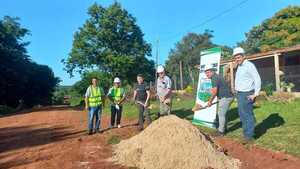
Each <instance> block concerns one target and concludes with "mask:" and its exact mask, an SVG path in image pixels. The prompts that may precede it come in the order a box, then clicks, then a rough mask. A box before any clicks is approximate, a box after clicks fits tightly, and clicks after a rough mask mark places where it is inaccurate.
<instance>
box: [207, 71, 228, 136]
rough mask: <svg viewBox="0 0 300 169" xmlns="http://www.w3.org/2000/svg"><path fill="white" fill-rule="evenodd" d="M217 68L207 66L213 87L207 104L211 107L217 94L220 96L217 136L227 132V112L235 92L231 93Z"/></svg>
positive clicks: (208, 76)
mask: <svg viewBox="0 0 300 169" xmlns="http://www.w3.org/2000/svg"><path fill="white" fill-rule="evenodd" d="M215 71H216V69H215V68H214V67H213V66H212V65H208V66H207V67H206V68H205V75H206V77H207V78H209V79H211V83H212V88H211V90H210V92H211V97H210V98H209V100H208V103H207V106H208V107H210V106H211V105H212V104H213V100H214V99H215V97H216V96H217V98H218V102H219V104H218V122H219V124H218V130H217V132H216V136H223V135H225V132H226V123H227V122H226V113H227V111H228V109H229V107H230V104H231V103H232V101H233V94H232V93H231V90H230V87H229V85H228V83H227V82H226V81H225V79H224V77H223V76H220V75H218V74H217V73H216V72H215Z"/></svg>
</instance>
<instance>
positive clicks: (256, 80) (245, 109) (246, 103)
mask: <svg viewBox="0 0 300 169" xmlns="http://www.w3.org/2000/svg"><path fill="white" fill-rule="evenodd" d="M233 57H234V59H235V62H236V64H237V70H236V74H235V90H236V92H237V100H238V110H239V115H240V120H241V122H242V127H243V133H244V141H243V143H245V144H247V143H251V142H252V141H253V137H254V128H255V117H254V113H253V103H254V101H255V98H256V97H257V96H258V95H259V91H260V89H261V79H260V76H259V74H258V72H257V69H256V67H255V65H254V64H253V63H251V62H250V61H248V60H247V59H246V58H245V52H244V49H243V48H241V47H237V48H235V49H234V50H233Z"/></svg>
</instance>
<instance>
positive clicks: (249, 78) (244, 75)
mask: <svg viewBox="0 0 300 169" xmlns="http://www.w3.org/2000/svg"><path fill="white" fill-rule="evenodd" d="M260 88H261V79H260V76H259V74H258V72H257V69H256V67H255V65H254V64H253V63H251V62H250V61H248V60H244V61H243V63H242V64H241V65H239V66H238V68H237V71H236V74H235V90H236V91H238V92H248V91H251V90H254V94H255V95H256V96H258V95H259V91H260Z"/></svg>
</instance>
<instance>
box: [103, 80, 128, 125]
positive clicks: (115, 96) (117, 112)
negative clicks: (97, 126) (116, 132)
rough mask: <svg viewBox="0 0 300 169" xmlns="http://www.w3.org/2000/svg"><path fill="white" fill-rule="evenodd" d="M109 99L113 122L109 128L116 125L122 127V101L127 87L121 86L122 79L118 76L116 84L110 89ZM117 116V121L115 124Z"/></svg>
mask: <svg viewBox="0 0 300 169" xmlns="http://www.w3.org/2000/svg"><path fill="white" fill-rule="evenodd" d="M107 96H108V99H109V100H110V101H111V123H110V126H109V128H112V127H116V126H118V128H121V117H122V109H123V106H122V103H123V102H124V100H125V98H126V96H125V89H124V88H122V87H121V80H120V79H119V78H118V77H116V78H115V79H114V86H113V87H112V88H110V89H109V91H108V94H107ZM116 117H117V123H116V126H115V122H116Z"/></svg>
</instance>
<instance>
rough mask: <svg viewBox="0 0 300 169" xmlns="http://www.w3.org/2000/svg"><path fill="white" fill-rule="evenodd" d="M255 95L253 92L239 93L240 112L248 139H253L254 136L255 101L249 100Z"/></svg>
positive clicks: (245, 135)
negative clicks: (249, 97)
mask: <svg viewBox="0 0 300 169" xmlns="http://www.w3.org/2000/svg"><path fill="white" fill-rule="evenodd" d="M253 93H254V92H253V91H250V92H238V93H237V100H238V110H239V115H240V120H241V122H242V127H243V133H244V137H245V138H246V139H252V138H253V136H254V128H255V117H254V113H253V101H252V100H249V99H248V98H247V97H248V96H249V95H252V94H253Z"/></svg>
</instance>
